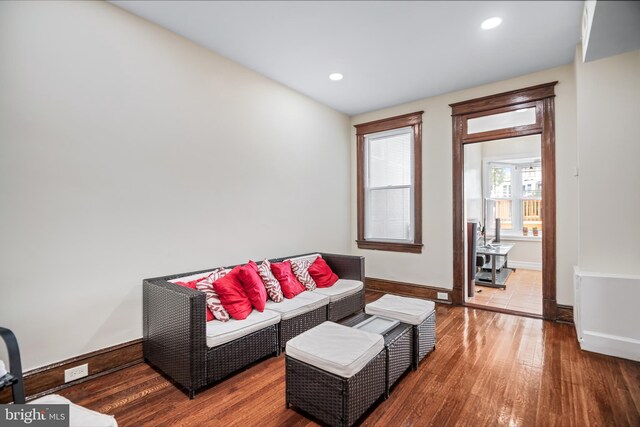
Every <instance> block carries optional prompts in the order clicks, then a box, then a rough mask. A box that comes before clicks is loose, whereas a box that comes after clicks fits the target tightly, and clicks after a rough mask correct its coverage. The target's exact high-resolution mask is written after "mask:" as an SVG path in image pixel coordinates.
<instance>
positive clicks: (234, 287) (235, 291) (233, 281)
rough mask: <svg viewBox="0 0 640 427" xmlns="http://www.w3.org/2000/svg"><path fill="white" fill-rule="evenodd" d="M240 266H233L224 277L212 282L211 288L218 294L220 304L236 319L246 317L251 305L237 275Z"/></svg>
mask: <svg viewBox="0 0 640 427" xmlns="http://www.w3.org/2000/svg"><path fill="white" fill-rule="evenodd" d="M240 268H241V267H240V266H237V267H235V268H234V269H233V270H231V271H230V272H229V274H227V275H226V276H224V277H221V278H220V279H218V280H216V281H215V282H213V289H214V290H215V291H216V294H218V298H220V302H221V303H222V306H223V307H224V308H225V310H227V311H228V312H229V315H230V316H231V317H233V318H234V319H236V320H243V319H246V318H247V316H248V315H249V314H251V311H252V310H253V307H252V306H251V301H249V297H248V296H247V294H246V292H245V291H244V288H243V287H242V283H241V282H240V279H239V277H238V275H239V272H240Z"/></svg>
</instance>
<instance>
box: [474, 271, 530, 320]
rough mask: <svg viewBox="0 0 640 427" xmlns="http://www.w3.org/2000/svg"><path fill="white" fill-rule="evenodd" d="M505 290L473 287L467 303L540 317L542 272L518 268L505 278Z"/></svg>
mask: <svg viewBox="0 0 640 427" xmlns="http://www.w3.org/2000/svg"><path fill="white" fill-rule="evenodd" d="M506 285H507V288H506V289H498V288H491V287H488V286H478V285H477V284H476V287H475V295H474V297H473V298H469V300H468V302H469V303H473V304H477V305H486V306H489V307H497V308H504V309H508V310H516V311H522V312H525V313H531V314H540V315H542V271H536V270H525V269H522V268H518V269H517V270H516V271H514V272H513V273H511V274H510V275H509V278H507V283H506Z"/></svg>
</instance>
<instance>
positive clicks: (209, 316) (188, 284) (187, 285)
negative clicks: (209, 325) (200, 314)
mask: <svg viewBox="0 0 640 427" xmlns="http://www.w3.org/2000/svg"><path fill="white" fill-rule="evenodd" d="M204 279H206V277H202V278H200V279H196V280H192V281H190V282H186V283H185V282H174V283H175V284H176V285H180V286H184V287H185V288H189V289H196V290H197V289H198V288H197V287H196V284H198V282H202V281H203V280H204ZM214 319H215V317H213V313H212V312H211V310H210V309H209V307H207V322H210V321H212V320H214Z"/></svg>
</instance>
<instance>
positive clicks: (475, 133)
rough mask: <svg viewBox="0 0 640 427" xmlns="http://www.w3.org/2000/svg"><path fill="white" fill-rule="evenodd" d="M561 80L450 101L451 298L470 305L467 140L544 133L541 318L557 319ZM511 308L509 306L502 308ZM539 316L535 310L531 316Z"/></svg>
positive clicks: (542, 135)
mask: <svg viewBox="0 0 640 427" xmlns="http://www.w3.org/2000/svg"><path fill="white" fill-rule="evenodd" d="M556 84H557V82H551V83H546V84H542V85H538V86H532V87H528V88H524V89H519V90H514V91H510V92H505V93H500V94H497V95H491V96H487V97H483V98H476V99H471V100H468V101H463V102H458V103H455V104H451V105H450V106H451V108H452V121H453V147H452V148H453V290H452V302H453V303H454V304H462V305H464V304H466V302H465V287H466V286H467V284H468V283H467V276H468V275H467V263H466V262H465V259H466V255H467V254H466V250H465V228H466V222H465V221H466V218H465V202H464V201H465V198H464V195H465V189H464V158H465V152H464V147H465V146H466V145H467V144H474V143H481V142H486V141H494V140H503V139H512V138H516V137H524V136H529V135H539V137H540V145H541V149H540V153H541V155H540V157H541V164H543V165H544V168H543V170H542V182H543V186H542V189H541V192H542V200H544V203H542V204H541V207H540V209H541V218H542V219H543V221H544V232H543V233H542V235H541V236H540V240H541V243H542V317H543V318H545V319H550V320H555V319H556V316H557V302H556V218H555V212H556V194H555V186H556V185H555V112H554V108H555V107H554V97H555V93H554V87H555V85H556ZM495 310H497V311H507V312H510V311H509V310H508V309H507V310H505V309H498V308H495ZM533 316H536V315H533Z"/></svg>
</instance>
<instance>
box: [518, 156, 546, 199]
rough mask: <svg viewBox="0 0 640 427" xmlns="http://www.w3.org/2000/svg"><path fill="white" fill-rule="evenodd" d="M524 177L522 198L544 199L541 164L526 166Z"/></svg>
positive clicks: (522, 173)
mask: <svg viewBox="0 0 640 427" xmlns="http://www.w3.org/2000/svg"><path fill="white" fill-rule="evenodd" d="M521 176H522V197H525V198H529V197H532V198H539V197H542V166H540V165H539V164H537V165H531V166H524V167H523V168H522V171H521Z"/></svg>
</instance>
